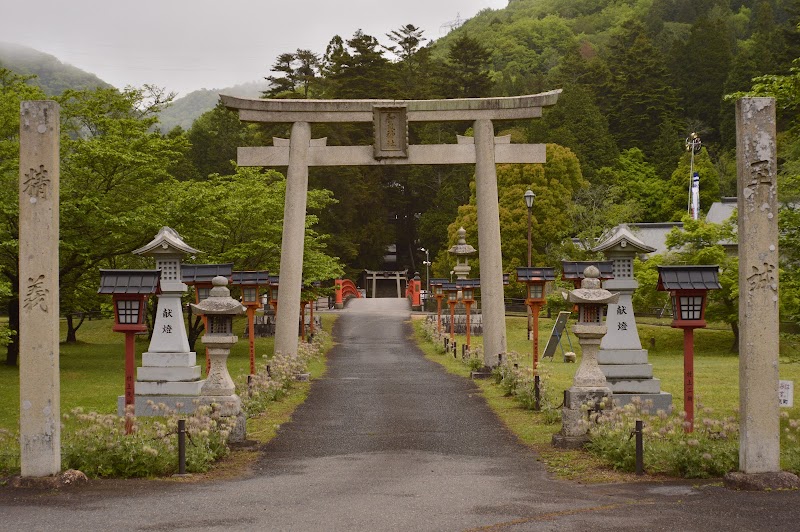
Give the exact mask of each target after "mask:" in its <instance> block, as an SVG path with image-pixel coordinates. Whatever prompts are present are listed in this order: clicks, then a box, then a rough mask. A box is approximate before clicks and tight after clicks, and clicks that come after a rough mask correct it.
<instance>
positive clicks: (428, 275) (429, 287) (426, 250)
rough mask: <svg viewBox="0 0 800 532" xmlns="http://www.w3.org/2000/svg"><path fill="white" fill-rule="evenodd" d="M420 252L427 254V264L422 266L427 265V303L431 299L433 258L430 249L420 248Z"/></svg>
mask: <svg viewBox="0 0 800 532" xmlns="http://www.w3.org/2000/svg"><path fill="white" fill-rule="evenodd" d="M419 250H420V251H421V252H423V253H425V262H423V263H422V264H424V265H425V301H427V300H428V298H429V297H431V270H430V267H431V257H430V250H429V249H428V248H419Z"/></svg>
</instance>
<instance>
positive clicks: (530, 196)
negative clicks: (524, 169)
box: [524, 189, 536, 268]
mask: <svg viewBox="0 0 800 532" xmlns="http://www.w3.org/2000/svg"><path fill="white" fill-rule="evenodd" d="M524 198H525V206H526V207H528V268H530V267H531V213H532V212H533V200H535V199H536V194H534V193H533V191H532V190H530V189H528V190H526V191H525V195H524Z"/></svg>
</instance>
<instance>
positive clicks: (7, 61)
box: [0, 41, 111, 96]
mask: <svg viewBox="0 0 800 532" xmlns="http://www.w3.org/2000/svg"><path fill="white" fill-rule="evenodd" d="M0 68H6V69H8V70H13V71H14V72H17V73H19V74H23V75H27V76H35V78H34V79H33V80H32V83H34V84H35V85H37V86H39V87H41V88H42V90H43V91H44V93H45V94H46V95H48V96H57V95H59V94H61V93H63V92H64V91H65V90H67V89H90V88H94V87H103V88H107V87H110V86H111V85H109V84H108V83H106V82H105V81H103V80H101V79H100V78H98V77H97V76H95V75H94V74H90V73H88V72H85V71H83V70H81V69H79V68H77V67H74V66H72V65H67V64H64V63H62V62H61V61H59V60H58V59H57V58H56V57H54V56H52V55H50V54H45V53H43V52H40V51H38V50H34V49H33V48H28V47H27V46H20V45H18V44H11V43H6V42H2V41H0Z"/></svg>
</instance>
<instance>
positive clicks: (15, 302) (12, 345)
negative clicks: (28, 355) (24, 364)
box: [6, 292, 19, 366]
mask: <svg viewBox="0 0 800 532" xmlns="http://www.w3.org/2000/svg"><path fill="white" fill-rule="evenodd" d="M15 293H16V292H15ZM8 330H9V331H11V341H10V342H9V343H8V346H7V352H6V366H16V365H17V362H18V361H19V297H12V298H11V299H9V300H8Z"/></svg>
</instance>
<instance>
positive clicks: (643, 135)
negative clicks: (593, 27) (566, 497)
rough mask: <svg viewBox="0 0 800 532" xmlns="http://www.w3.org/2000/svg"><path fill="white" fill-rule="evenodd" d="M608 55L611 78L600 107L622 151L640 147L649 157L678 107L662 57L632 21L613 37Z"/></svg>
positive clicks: (640, 28) (641, 27) (638, 23)
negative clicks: (603, 109)
mask: <svg viewBox="0 0 800 532" xmlns="http://www.w3.org/2000/svg"><path fill="white" fill-rule="evenodd" d="M608 52H609V56H608V59H607V64H608V69H609V71H610V73H611V76H610V79H609V81H608V83H607V84H606V86H605V91H604V101H603V102H602V104H603V105H601V108H603V107H604V108H605V109H606V110H607V112H608V114H609V129H610V130H611V133H612V135H613V136H614V138H615V139H616V141H617V145H618V146H619V147H620V148H621V149H627V148H631V147H640V148H641V149H642V150H643V151H644V152H645V154H648V155H650V154H652V153H653V152H654V151H655V148H656V145H657V143H658V136H659V131H660V128H661V126H662V124H664V123H665V122H669V121H671V120H672V119H673V116H674V114H675V113H676V110H677V108H678V103H677V102H678V100H677V97H676V94H675V90H674V89H673V87H672V84H671V82H670V78H669V72H668V71H667V68H666V66H665V63H664V60H663V57H662V56H661V54H660V53H659V52H658V50H657V49H656V48H655V47H654V46H653V44H652V43H651V42H650V39H649V38H648V37H647V35H646V33H645V30H644V26H643V25H642V24H641V23H640V22H638V21H636V20H633V19H631V20H628V21H627V22H625V23H624V24H623V25H622V27H621V29H620V31H619V32H618V33H617V34H616V35H615V36H614V37H613V38H612V40H611V42H610V43H609V47H608Z"/></svg>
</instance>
